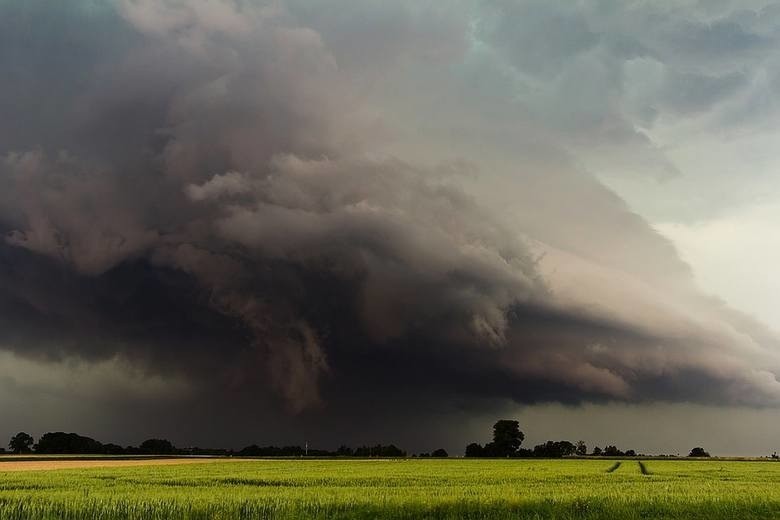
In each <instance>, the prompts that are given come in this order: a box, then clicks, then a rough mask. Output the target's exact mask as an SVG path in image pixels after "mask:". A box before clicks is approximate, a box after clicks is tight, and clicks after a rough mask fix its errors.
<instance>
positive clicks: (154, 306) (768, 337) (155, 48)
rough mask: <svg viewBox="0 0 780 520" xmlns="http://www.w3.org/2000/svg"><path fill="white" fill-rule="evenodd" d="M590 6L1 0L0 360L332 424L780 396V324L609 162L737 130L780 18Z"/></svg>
mask: <svg viewBox="0 0 780 520" xmlns="http://www.w3.org/2000/svg"><path fill="white" fill-rule="evenodd" d="M606 4H609V2H607V3H604V2H580V3H577V4H556V3H550V2H526V1H517V2H510V1H486V2H483V3H480V4H479V5H476V4H469V5H458V6H457V7H458V8H457V9H446V10H445V9H442V8H441V7H440V6H439V4H438V3H435V2H430V3H427V2H409V3H404V2H397V3H392V5H387V3H380V2H347V1H339V2H335V3H330V2H328V3H325V2H297V1H291V2H260V1H257V2H250V1H229V0H195V1H187V2H184V1H176V0H122V1H117V2H107V3H96V2H87V1H79V2H68V3H60V4H57V6H55V7H52V6H50V5H49V3H47V2H43V1H37V0H35V1H28V2H23V3H22V2H4V3H2V4H0V70H2V71H3V76H4V78H5V79H4V80H3V83H2V86H0V107H1V108H2V112H3V114H4V115H3V118H2V120H1V121H0V146H2V149H1V150H0V231H2V233H3V235H4V239H3V243H2V244H0V309H1V310H2V314H0V324H2V327H0V346H1V347H2V349H3V350H5V351H6V354H3V355H6V356H10V357H7V360H8V363H12V362H13V363H33V366H37V365H36V364H40V365H41V366H52V364H53V365H55V366H56V365H58V364H59V365H62V366H63V367H66V366H71V367H72V366H73V364H74V363H75V364H76V365H77V366H93V367H97V368H96V372H95V373H96V374H98V376H96V377H97V380H96V382H95V383H93V386H91V387H90V388H91V391H93V392H98V393H104V394H105V395H107V396H108V397H107V399H108V400H109V401H110V400H111V399H112V398H116V399H120V396H122V397H121V399H138V400H140V402H143V401H144V400H149V399H151V397H150V395H154V396H165V399H166V402H167V401H168V400H173V401H174V402H177V400H178V402H183V403H184V402H186V403H195V402H198V400H199V399H201V398H203V396H204V395H208V396H209V397H208V398H207V399H208V400H209V402H213V401H219V400H220V399H222V400H225V401H229V402H233V403H236V406H239V403H240V406H242V407H244V406H248V407H252V409H254V410H256V412H257V413H258V414H260V415H262V416H263V417H265V418H268V420H270V419H271V418H272V417H275V416H284V417H293V418H296V417H297V418H303V419H300V420H306V418H307V417H312V418H316V417H319V416H318V414H322V413H323V411H327V412H328V413H329V414H331V415H330V418H329V419H328V420H329V421H332V423H331V425H332V424H334V423H337V422H338V421H339V420H344V421H347V420H348V418H349V416H350V411H354V410H364V409H365V408H366V407H370V408H371V409H372V410H373V412H372V413H377V414H379V413H383V412H386V413H401V414H403V415H405V416H406V415H414V414H416V413H419V414H423V413H430V412H431V410H433V411H436V412H438V411H445V410H450V409H453V408H455V409H458V410H461V411H462V412H463V413H466V414H468V413H470V412H472V411H473V412H477V411H483V410H484V409H485V407H490V406H496V407H498V406H499V404H496V403H505V402H507V401H511V402H515V403H521V404H526V403H540V402H562V403H567V404H578V403H586V402H591V403H599V402H608V401H622V402H626V403H651V402H659V401H660V402H671V403H677V402H694V403H700V404H705V405H708V404H717V405H735V406H737V405H738V406H751V407H766V406H769V407H775V406H777V405H778V404H780V383H778V381H777V374H778V373H779V372H778V371H780V356H779V355H778V354H779V353H780V350H778V348H780V337H778V335H777V334H775V333H774V332H773V331H772V330H770V329H769V328H768V327H766V326H765V325H763V324H762V323H760V322H759V321H758V320H756V319H754V318H752V317H750V316H748V315H746V314H744V313H741V312H739V311H737V310H733V309H730V308H729V307H728V306H727V305H725V304H724V303H723V302H721V301H720V300H718V299H717V298H715V297H713V296H710V295H708V294H707V293H706V291H703V290H702V289H700V288H699V287H698V286H697V285H696V283H695V280H694V277H693V274H692V271H691V268H690V267H689V266H688V265H687V264H686V263H685V262H683V261H682V260H681V259H680V258H679V256H678V254H677V252H676V249H675V247H674V246H673V245H672V243H671V242H669V241H668V240H667V239H666V238H664V237H663V236H662V235H660V234H659V233H658V232H657V231H656V230H655V229H654V227H652V226H651V225H650V224H649V223H648V222H647V221H646V220H645V219H644V218H643V217H642V216H640V215H638V214H636V213H634V212H633V210H632V209H631V207H630V206H629V205H628V204H627V203H626V202H625V201H624V200H623V199H622V198H621V197H620V196H618V195H617V194H616V192H615V191H614V190H613V189H611V188H610V187H608V186H607V184H605V183H604V181H603V178H602V177H601V175H602V174H604V175H607V176H612V177H615V176H617V177H619V178H631V177H632V176H634V177H641V178H643V179H647V178H648V177H649V178H652V179H654V182H659V181H658V180H659V179H670V178H675V177H677V176H680V175H681V172H680V171H679V169H678V168H677V167H676V166H675V165H674V164H673V162H672V161H671V160H670V159H669V158H668V157H667V156H666V155H665V154H664V151H663V149H662V148H661V147H659V146H658V145H657V143H656V142H655V141H654V138H653V134H652V132H649V131H647V128H649V127H651V126H653V125H655V124H657V122H658V121H660V120H663V121H669V120H682V119H683V118H699V119H700V120H702V121H704V120H706V121H707V123H706V124H714V123H712V121H713V120H718V121H720V123H718V124H721V125H729V127H732V128H733V127H736V126H737V125H746V124H747V123H746V122H745V121H744V120H740V119H739V118H738V117H735V116H734V115H733V114H734V110H737V109H736V108H735V107H737V106H739V105H740V104H746V103H747V104H752V103H755V102H754V101H751V100H753V99H755V97H756V89H757V86H756V81H757V78H762V80H764V81H774V80H773V79H771V78H765V77H764V76H763V75H762V73H761V72H757V70H758V68H759V67H761V66H763V65H764V64H766V60H769V59H771V58H770V57H768V56H767V53H768V52H769V51H768V49H770V48H771V46H772V45H773V44H775V45H776V43H777V42H776V39H777V36H778V29H780V17H775V18H774V19H775V20H776V21H777V22H778V23H777V25H775V26H768V22H767V21H766V20H767V16H765V14H766V13H767V12H769V11H770V10H772V9H775V10H776V8H775V7H772V6H756V7H755V10H753V11H748V10H746V9H736V8H735V7H731V6H729V5H727V3H726V2H720V3H719V5H720V4H722V5H721V7H720V8H719V9H714V8H712V9H706V8H703V7H700V6H698V7H697V6H694V7H684V6H676V7H675V6H667V7H662V6H661V4H657V5H656V4H653V6H651V5H649V4H645V3H637V4H636V5H634V4H633V3H630V2H627V3H620V4H615V6H613V7H615V9H610V8H609V7H608V6H607V5H606ZM735 5H736V4H735ZM740 5H741V4H740ZM744 112H745V110H744V109H740V110H739V113H744ZM752 121H753V124H761V122H760V121H757V122H756V121H755V120H752ZM702 124H705V123H702ZM616 172H617V173H616ZM620 182H624V181H620ZM641 182H644V181H641ZM735 204H736V202H735ZM701 212H702V213H706V212H707V210H706V209H701ZM11 353H12V354H11ZM24 366H29V365H26V364H25V365H24ZM121 367H125V368H121ZM127 367H130V368H127ZM32 370H33V369H32V368H30V369H29V371H32ZM63 370H65V368H63ZM106 371H116V372H118V373H122V372H124V373H125V375H126V377H125V378H124V379H120V380H118V381H117V382H116V383H115V384H107V383H106V382H105V375H104V374H105V372H106ZM6 377H11V376H10V375H7V376H6ZM144 381H149V382H144ZM150 382H151V383H150ZM55 386H56V385H55ZM134 386H140V387H144V391H143V392H139V393H138V395H137V396H134V395H133V392H132V391H129V390H128V388H131V387H134ZM112 396H113V397H112ZM128 396H129V397H128ZM204 402H205V401H204ZM491 403H493V404H491ZM500 406H503V404H500ZM204 408H205V409H208V406H205V405H204ZM214 413H215V414H216V415H219V413H225V412H214ZM206 419H207V418H206ZM206 419H204V420H206ZM292 420H299V419H292ZM312 420H314V419H312Z"/></svg>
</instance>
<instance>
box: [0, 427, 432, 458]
mask: <svg viewBox="0 0 780 520" xmlns="http://www.w3.org/2000/svg"><path fill="white" fill-rule="evenodd" d="M8 447H9V449H10V450H11V452H12V453H15V454H33V453H34V454H41V455H54V454H57V455H66V454H79V455H217V456H239V457H302V456H306V455H308V456H313V457H361V458H370V457H406V456H407V453H406V451H405V450H402V449H400V448H398V447H397V446H395V445H394V444H389V445H382V444H377V445H373V446H359V447H357V448H351V447H349V446H341V447H339V449H337V450H335V451H328V450H320V449H310V448H308V447H304V446H283V447H278V446H258V445H256V444H253V445H251V446H247V447H245V448H243V449H241V450H238V451H234V450H229V449H221V448H217V449H204V448H177V447H176V446H174V445H173V443H172V442H171V441H169V440H167V439H147V440H145V441H144V442H142V443H141V444H140V445H138V446H126V447H122V446H119V445H118V444H113V443H108V444H103V443H101V442H99V441H96V440H95V439H92V438H90V437H84V436H82V435H78V434H76V433H65V432H49V433H45V434H43V435H42V436H41V438H40V439H38V442H37V443H36V442H35V439H34V438H33V437H32V435H30V434H28V433H25V432H19V433H17V434H16V435H14V436H13V437H11V440H10V441H9V443H8ZM0 451H5V450H0ZM421 456H431V455H429V454H427V453H426V454H422V455H421ZM433 456H434V457H437V456H438V457H446V456H447V452H446V451H444V450H441V449H440V450H436V451H434V452H433Z"/></svg>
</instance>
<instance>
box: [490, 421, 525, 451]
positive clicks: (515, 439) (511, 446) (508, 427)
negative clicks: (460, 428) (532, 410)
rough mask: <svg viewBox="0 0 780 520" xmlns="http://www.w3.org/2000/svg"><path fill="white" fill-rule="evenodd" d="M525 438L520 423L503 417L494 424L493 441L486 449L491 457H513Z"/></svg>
mask: <svg viewBox="0 0 780 520" xmlns="http://www.w3.org/2000/svg"><path fill="white" fill-rule="evenodd" d="M523 439H525V434H524V433H523V432H521V431H520V423H518V422H517V421H511V420H507V419H502V420H500V421H498V422H496V424H494V425H493V442H492V443H490V444H489V445H488V446H489V448H488V446H485V451H487V452H489V456H491V457H512V456H514V455H516V454H517V450H518V449H519V448H520V445H521V444H522V443H523Z"/></svg>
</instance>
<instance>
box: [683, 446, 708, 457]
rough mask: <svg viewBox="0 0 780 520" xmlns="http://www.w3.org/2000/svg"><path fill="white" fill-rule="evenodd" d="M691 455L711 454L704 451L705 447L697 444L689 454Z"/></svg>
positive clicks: (703, 455) (704, 455) (706, 455)
mask: <svg viewBox="0 0 780 520" xmlns="http://www.w3.org/2000/svg"><path fill="white" fill-rule="evenodd" d="M688 456H689V457H709V456H710V454H709V453H707V452H706V451H704V448H702V447H700V446H697V447H695V448H693V449H692V450H691V452H690V453H689V454H688Z"/></svg>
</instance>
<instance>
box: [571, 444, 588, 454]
mask: <svg viewBox="0 0 780 520" xmlns="http://www.w3.org/2000/svg"><path fill="white" fill-rule="evenodd" d="M574 453H576V454H577V455H580V456H583V455H587V454H588V447H587V446H586V445H585V441H577V443H576V444H575V445H574Z"/></svg>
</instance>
